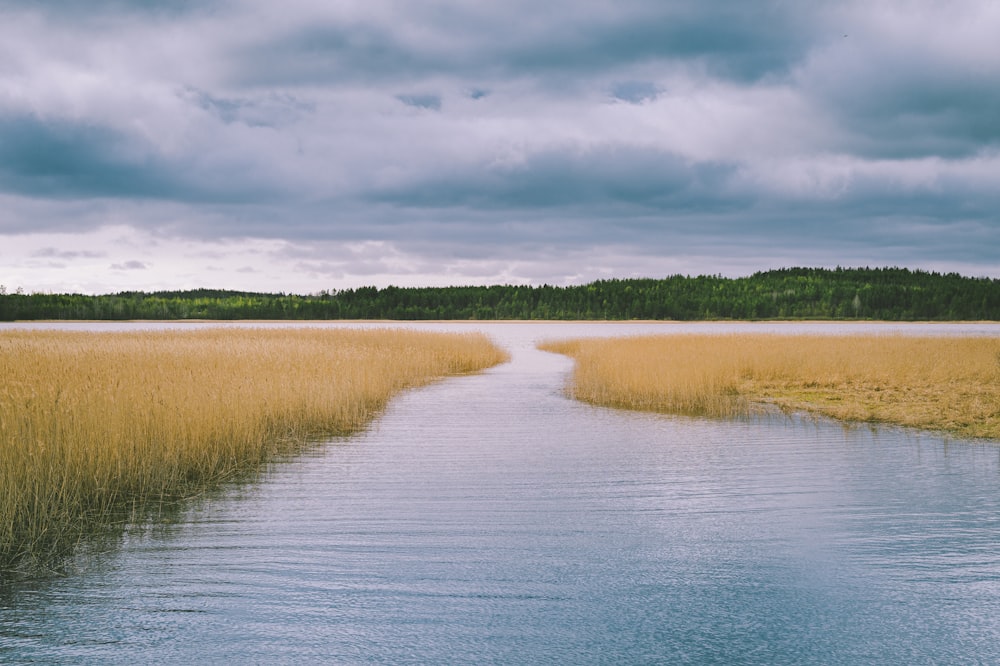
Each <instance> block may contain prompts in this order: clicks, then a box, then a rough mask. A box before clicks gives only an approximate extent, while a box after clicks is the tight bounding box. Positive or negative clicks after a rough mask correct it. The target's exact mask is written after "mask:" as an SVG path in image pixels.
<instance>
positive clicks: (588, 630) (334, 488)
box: [0, 323, 1000, 664]
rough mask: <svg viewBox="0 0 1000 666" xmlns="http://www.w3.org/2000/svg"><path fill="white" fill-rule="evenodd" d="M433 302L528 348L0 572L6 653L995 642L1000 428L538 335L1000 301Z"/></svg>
mask: <svg viewBox="0 0 1000 666" xmlns="http://www.w3.org/2000/svg"><path fill="white" fill-rule="evenodd" d="M62 326H64V327H65V326H68V325H62ZM91 326H92V325H91ZM414 326H418V327H419V326H420V325H414ZM423 327H425V328H433V329H435V330H462V331H465V330H484V331H486V332H487V333H488V334H489V335H491V336H493V337H494V338H495V339H496V340H497V341H498V342H499V343H500V344H501V345H503V346H505V347H506V348H508V349H509V350H510V351H511V352H512V355H513V358H512V361H511V362H510V363H508V364H505V365H503V366H500V367H497V368H494V369H491V370H489V371H487V372H485V373H483V374H480V375H475V376H468V377H459V378H452V379H448V380H445V381H442V382H439V383H436V384H433V385H431V386H428V387H425V388H422V389H418V390H414V391H411V392H408V393H406V394H404V395H402V396H400V397H399V398H397V399H396V400H395V401H394V402H392V404H391V405H390V407H389V408H388V410H387V411H386V412H385V413H384V414H383V415H382V417H380V418H379V419H378V420H377V421H376V422H375V423H373V424H372V426H371V428H370V429H368V430H367V431H365V432H364V433H361V434H359V435H357V436H354V437H350V438H340V439H334V440H331V441H329V442H327V443H324V444H322V445H319V446H317V447H315V448H314V449H311V450H310V451H309V452H308V453H306V454H304V455H302V456H300V457H296V458H294V459H291V460H285V461H279V462H277V463H275V464H274V465H272V466H271V467H270V468H269V469H268V470H267V472H266V473H265V474H264V476H263V477H262V479H260V480H259V481H257V482H254V483H251V484H248V485H242V486H234V487H232V488H229V489H227V490H225V491H224V492H221V493H218V494H216V495H212V496H211V497H206V498H202V499H201V500H199V501H194V502H192V503H191V505H190V506H188V507H187V508H186V509H185V510H184V511H183V514H182V515H181V516H180V517H178V518H177V519H176V520H175V521H172V522H170V523H169V524H164V525H158V526H156V527H154V528H150V529H145V530H136V531H134V532H133V533H130V534H129V535H127V536H126V537H124V539H123V540H122V541H121V542H120V543H117V544H115V546H114V547H113V548H108V549H107V550H106V551H103V552H97V553H94V554H92V555H90V556H89V557H87V558H85V559H83V560H81V562H80V563H78V565H77V566H76V567H75V568H70V569H69V570H68V571H66V572H64V573H63V574H62V575H59V576H52V577H48V578H44V579H40V580H35V581H28V582H23V583H21V584H19V585H17V586H14V587H12V588H9V589H5V590H3V591H0V663H5V664H7V663H10V664H16V663H51V664H80V663H94V664H97V663H100V664H120V663H128V664H135V663H162V664H190V663H242V664H258V663H269V664H273V663H295V664H301V663H334V664H432V663H505V664H506V663H530V664H547V663H553V664H859V663H865V664H872V663H879V664H882V663H885V664H903V663H905V664H946V663H956V664H959V663H961V664H966V663H968V664H974V663H1000V446H998V445H997V443H989V442H985V443H984V442H969V441H954V440H947V439H943V438H941V437H936V436H932V435H929V434H926V433H919V432H912V431H906V430H901V429H894V428H877V429H872V428H868V427H843V426H841V425H838V424H836V423H832V422H830V421H826V420H815V419H810V418H805V417H796V418H789V417H785V416H780V415H775V416H764V417H759V418H754V419H751V420H745V421H716V420H706V419H695V418H681V417H673V416H664V415H652V414H641V413H630V412H623V411H615V410H609V409H602V408H595V407H590V406H586V405H582V404H578V403H575V402H573V401H572V400H569V399H567V398H566V397H565V396H564V394H563V385H564V383H565V381H566V378H567V373H568V372H569V370H570V368H571V363H570V361H568V360H567V359H565V358H563V357H560V356H556V355H552V354H547V353H544V352H540V351H537V350H535V349H534V343H535V341H536V340H538V339H542V338H556V337H575V336H580V335H619V334H622V333H628V334H633V333H640V332H650V331H656V332H668V333H669V332H682V331H683V332H688V331H692V330H696V331H704V330H707V331H713V332H721V331H731V330H775V329H777V330H785V331H789V332H792V331H795V332H802V331H806V332H810V331H814V332H831V331H832V332H843V331H871V330H872V328H875V329H876V330H879V331H890V330H892V331H903V332H904V333H907V334H909V333H928V332H930V333H932V334H944V335H954V334H957V335H963V334H988V335H997V336H1000V326H998V325H968V326H949V327H945V326H930V325H928V326H913V325H911V326H907V325H900V326H895V327H890V326H875V327H872V326H868V327H864V328H862V327H857V326H851V325H835V324H799V325H778V324H726V325H723V324H698V325H679V324H548V323H539V324H520V323H507V324H504V323H497V324H475V323H453V324H425V325H423Z"/></svg>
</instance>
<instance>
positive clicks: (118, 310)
mask: <svg viewBox="0 0 1000 666" xmlns="http://www.w3.org/2000/svg"><path fill="white" fill-rule="evenodd" d="M0 319H2V320H6V321H11V320H37V319H97V320H126V319H167V320H171V319H272V320H303V319H397V320H418V319H465V320H468V319H567V320H569V319H585V320H603V319H609V320H623V319H672V320H684V321H693V320H714V319H868V320H890V321H915V320H929V321H947V320H952V321H954V320H1000V280H997V279H990V278H970V277H963V276H961V275H958V274H955V273H948V274H939V273H932V272H925V271H911V270H908V269H905V268H837V269H833V270H831V269H822V268H784V269H780V270H773V271H766V272H760V273H754V274H753V275H751V276H749V277H742V278H725V277H721V276H717V275H715V276H712V275H702V276H698V277H688V276H683V275H674V276H671V277H666V278H662V279H628V280H599V281H597V282H592V283H590V284H585V285H579V286H570V287H554V286H549V285H542V286H534V287H531V286H516V285H495V286H486V287H471V286H470V287H386V288H383V289H378V288H375V287H361V288H359V289H344V290H340V291H324V292H321V293H318V294H311V295H294V294H268V293H255V292H242V291H225V290H214V289H195V290H190V291H157V292H152V293H144V292H121V293H118V294H107V295H101V296H85V295H81V294H22V293H17V294H6V293H3V294H0Z"/></svg>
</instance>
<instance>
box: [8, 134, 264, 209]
mask: <svg viewBox="0 0 1000 666" xmlns="http://www.w3.org/2000/svg"><path fill="white" fill-rule="evenodd" d="M0 189H2V190H3V191H5V192H10V193H17V194H23V195H27V196H30V197H38V198H54V199H73V198H84V199H87V198H103V197H110V198H123V199H166V200H181V201H188V202H206V203H207V202H226V201H229V202H237V201H238V202H246V201H248V200H255V199H256V200H262V199H263V198H265V196H266V193H265V192H262V191H260V190H256V191H255V190H254V189H253V187H252V186H251V185H250V184H249V183H245V182H240V181H239V180H236V181H231V180H226V181H222V180H216V181H214V182H213V181H212V180H211V178H200V177H199V174H197V173H196V169H195V164H193V163H192V162H190V161H187V160H186V159H179V160H177V159H171V158H168V157H165V156H163V155H162V154H160V151H159V150H158V149H157V148H156V147H155V146H152V145H150V144H149V143H148V142H146V141H144V140H142V139H140V138H137V137H134V136H130V135H128V134H126V133H124V132H122V131H119V130H117V129H114V128H111V127H105V126H100V125H93V124H87V123H76V122H70V121H66V120H58V119H55V120H43V119H41V118H38V117H36V116H31V115H19V116H10V115H6V116H0ZM39 226H43V225H39Z"/></svg>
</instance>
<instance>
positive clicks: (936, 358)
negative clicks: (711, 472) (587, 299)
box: [539, 335, 1000, 439]
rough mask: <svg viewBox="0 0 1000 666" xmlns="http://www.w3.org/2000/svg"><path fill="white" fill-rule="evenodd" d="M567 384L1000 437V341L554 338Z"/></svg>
mask: <svg viewBox="0 0 1000 666" xmlns="http://www.w3.org/2000/svg"><path fill="white" fill-rule="evenodd" d="M539 347H540V348H542V349H545V350H547V351H552V352H557V353H561V354H566V355H568V356H570V357H572V358H573V359H575V361H576V367H575V369H574V372H573V376H572V380H571V385H570V389H569V390H570V393H571V394H572V395H573V396H574V397H575V398H577V399H579V400H583V401H586V402H590V403H594V404H600V405H605V406H610V407H621V408H628V409H637V410H649V411H659V412H669V413H676V414H689V415H705V416H723V417H732V416H738V415H744V414H748V413H750V412H752V411H754V410H755V409H758V408H759V406H760V405H762V404H773V405H777V406H778V407H780V408H782V409H785V410H796V411H799V410H804V411H809V412H815V413H819V414H823V415H827V416H831V417H834V418H837V419H842V420H845V421H857V422H877V423H891V424H897V425H902V426H908V427H914V428H921V429H927V430H935V431H941V432H948V433H952V434H955V435H958V436H961V437H970V438H989V439H1000V339H997V338H979V337H970V338H955V337H908V336H900V335H889V336H881V335H879V336H874V335H873V336H815V335H791V336H788V335H669V336H666V335H665V336H649V337H634V338H617V339H589V340H588V339H580V340H564V341H549V342H545V343H543V344H541V345H539Z"/></svg>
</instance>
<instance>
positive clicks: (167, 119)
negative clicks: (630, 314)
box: [0, 0, 1000, 292]
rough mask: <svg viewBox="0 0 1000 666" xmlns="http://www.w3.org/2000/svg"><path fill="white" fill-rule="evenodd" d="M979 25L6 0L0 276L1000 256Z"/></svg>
mask: <svg viewBox="0 0 1000 666" xmlns="http://www.w3.org/2000/svg"><path fill="white" fill-rule="evenodd" d="M150 5H155V8H150ZM997 35H1000V4H998V3H996V2H993V1H992V0H981V1H972V0H969V1H962V0H956V1H952V2H948V1H946V0H934V1H931V0H926V1H921V0H881V1H877V2H872V1H871V0H863V1H858V2H851V1H850V0H848V1H846V2H843V1H837V2H833V1H831V2H825V1H824V0H814V1H811V2H790V1H782V0H741V1H740V2H733V1H732V0H701V1H699V2H694V1H691V0H687V1H681V0H619V1H616V2H590V1H588V0H572V1H570V0H551V1H550V2H546V3H538V2H526V1H521V0H505V1H504V2H494V1H492V0H484V1H482V2H475V3H470V2H458V1H455V0H439V1H436V2H435V1H428V2H419V3H418V2H406V1H402V0H400V1H398V2H394V1H391V0H364V1H359V2H352V1H350V0H345V1H341V2H336V3H330V2H321V1H319V0H286V1H285V2H281V3H275V2H271V1H269V0H244V1H240V2H236V1H226V0H218V1H216V2H211V1H209V2H194V1H193V0H191V1H187V0H171V1H161V2H158V3H148V2H139V1H137V0H136V1H129V0H95V1H94V2H90V3H75V2H60V1H48V2H44V1H43V2H34V1H32V2H29V1H27V0H25V1H23V2H18V1H7V0H0V283H3V284H4V285H6V286H7V288H8V289H10V288H13V287H17V286H22V287H24V288H25V289H27V290H38V291H83V292H107V291H117V290H121V289H159V288H184V287H197V286H208V287H225V288H238V289H252V290H267V291H295V292H312V291H318V290H320V289H329V288H341V287H348V286H358V285H362V284H378V285H384V284H390V283H393V284H400V285H411V284H412V285H441V284H468V283H492V282H531V283H542V282H548V283H550V284H566V283H579V282H583V281H589V280H593V279H597V278H603V277H632V276H649V277H659V276H664V275H669V274H673V273H688V274H701V273H712V274H714V273H722V274H726V275H744V274H748V273H751V272H753V271H756V270H764V269H768V268H774V267H780V266H789V265H812V266H831V267H832V266H835V265H844V266H858V265H872V266H875V265H897V266H908V267H911V268H922V269H928V270H939V271H958V272H961V273H965V274H969V275H989V276H995V277H1000V212H998V211H1000V85H998V82H1000V46H998V44H1000V41H998V39H997Z"/></svg>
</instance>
